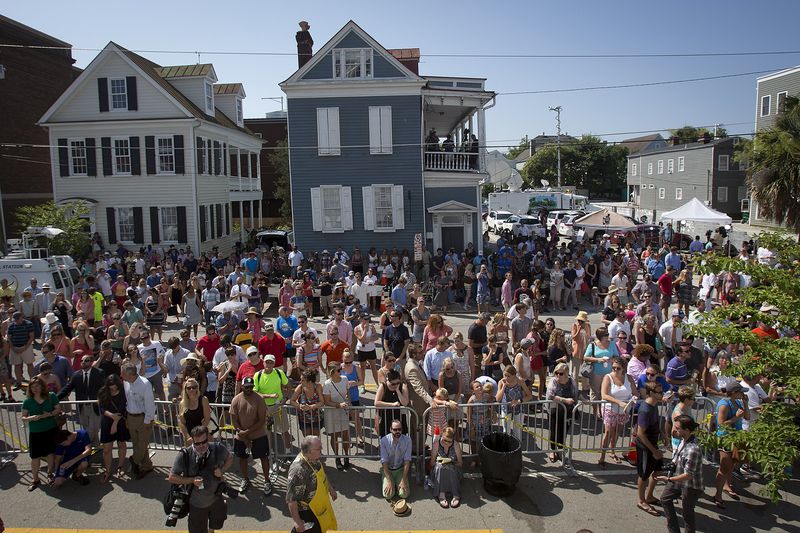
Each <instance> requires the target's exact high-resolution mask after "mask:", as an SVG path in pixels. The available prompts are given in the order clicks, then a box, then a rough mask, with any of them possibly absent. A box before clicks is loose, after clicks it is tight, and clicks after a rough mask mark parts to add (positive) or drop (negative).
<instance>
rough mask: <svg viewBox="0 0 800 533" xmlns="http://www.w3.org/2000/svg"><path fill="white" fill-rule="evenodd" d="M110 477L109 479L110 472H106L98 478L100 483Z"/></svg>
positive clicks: (105, 481)
mask: <svg viewBox="0 0 800 533" xmlns="http://www.w3.org/2000/svg"><path fill="white" fill-rule="evenodd" d="M110 479H111V472H106V473H105V474H103V477H101V478H100V483H108V481H109V480H110Z"/></svg>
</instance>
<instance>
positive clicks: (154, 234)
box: [150, 207, 161, 244]
mask: <svg viewBox="0 0 800 533" xmlns="http://www.w3.org/2000/svg"><path fill="white" fill-rule="evenodd" d="M160 230H161V225H160V224H159V222H158V208H157V207H151V208H150V238H151V239H152V241H153V244H158V243H160V242H161V235H160Z"/></svg>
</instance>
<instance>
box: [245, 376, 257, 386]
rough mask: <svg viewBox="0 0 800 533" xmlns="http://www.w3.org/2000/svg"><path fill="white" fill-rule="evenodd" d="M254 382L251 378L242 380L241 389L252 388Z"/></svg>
mask: <svg viewBox="0 0 800 533" xmlns="http://www.w3.org/2000/svg"><path fill="white" fill-rule="evenodd" d="M254 386H255V382H254V381H253V378H252V377H246V378H244V379H243V380H242V387H254Z"/></svg>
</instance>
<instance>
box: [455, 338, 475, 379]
mask: <svg viewBox="0 0 800 533" xmlns="http://www.w3.org/2000/svg"><path fill="white" fill-rule="evenodd" d="M450 350H451V351H452V352H453V357H452V359H453V365H454V366H455V367H456V370H457V371H458V375H459V377H460V378H461V393H462V394H464V395H466V394H467V393H468V392H469V390H470V382H471V381H472V369H473V368H475V354H474V352H473V351H472V348H470V347H469V345H468V344H467V343H465V342H464V334H463V333H462V332H460V331H456V332H455V333H453V345H452V346H451V347H450Z"/></svg>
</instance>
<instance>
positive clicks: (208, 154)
mask: <svg viewBox="0 0 800 533" xmlns="http://www.w3.org/2000/svg"><path fill="white" fill-rule="evenodd" d="M205 142H206V161H207V162H208V168H207V169H206V174H208V175H209V176H210V175H212V174H214V168H213V167H214V152H213V151H212V149H211V147H212V144H211V139H206V141H205Z"/></svg>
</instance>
